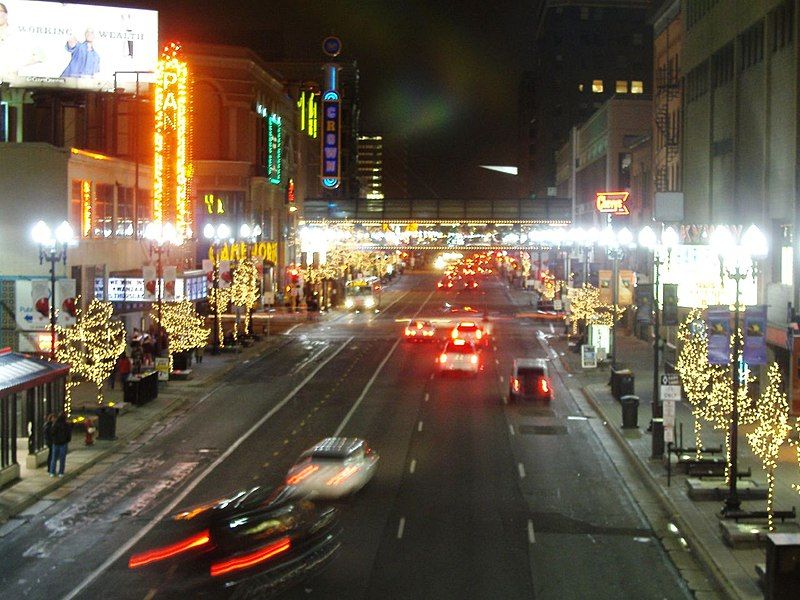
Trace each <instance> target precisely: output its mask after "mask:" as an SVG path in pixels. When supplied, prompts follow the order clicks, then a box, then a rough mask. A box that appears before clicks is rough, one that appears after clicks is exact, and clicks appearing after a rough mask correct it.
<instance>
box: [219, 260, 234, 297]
mask: <svg viewBox="0 0 800 600" xmlns="http://www.w3.org/2000/svg"><path fill="white" fill-rule="evenodd" d="M218 269H219V283H218V285H219V288H220V289H221V290H225V289H228V288H229V287H231V283H233V275H232V274H231V261H229V260H221V261H219V267H218Z"/></svg>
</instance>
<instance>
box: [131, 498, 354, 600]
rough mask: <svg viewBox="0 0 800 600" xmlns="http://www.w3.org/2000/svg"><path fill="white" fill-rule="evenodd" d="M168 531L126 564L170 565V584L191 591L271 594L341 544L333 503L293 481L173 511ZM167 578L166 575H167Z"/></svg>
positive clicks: (239, 595)
mask: <svg viewBox="0 0 800 600" xmlns="http://www.w3.org/2000/svg"><path fill="white" fill-rule="evenodd" d="M161 533H162V534H164V535H167V536H169V537H170V538H171V541H170V542H169V543H167V544H163V545H160V546H159V547H157V548H153V549H150V550H147V551H144V552H139V553H137V554H134V555H132V556H131V557H130V559H129V561H128V567H129V568H131V569H140V568H148V569H153V570H156V569H163V570H164V573H165V575H166V572H167V570H168V569H169V570H170V571H171V570H172V569H175V572H174V576H173V577H170V578H169V581H170V583H171V582H178V583H177V584H176V585H174V588H175V591H181V592H185V593H191V595H192V597H196V598H197V597H208V598H216V597H219V596H220V595H224V597H230V598H247V597H256V596H257V597H259V598H264V597H268V596H270V595H271V594H273V593H277V592H279V591H281V590H282V589H284V588H285V587H287V586H289V585H291V584H293V583H296V582H298V581H300V580H301V579H303V578H305V577H306V576H308V575H311V574H313V573H315V572H316V571H317V570H319V569H320V568H322V567H323V566H324V565H325V564H327V563H328V562H329V561H330V560H331V559H332V558H333V556H334V555H335V554H336V552H337V551H338V549H339V546H340V541H339V537H340V526H339V523H338V516H337V511H336V508H334V507H330V506H326V507H322V506H317V505H316V504H314V503H313V502H310V501H309V500H305V499H303V498H301V497H299V496H298V495H297V493H296V492H295V491H294V490H292V489H291V488H288V487H285V486H282V487H279V488H277V489H275V490H268V489H264V488H261V487H255V488H252V489H250V490H243V491H240V492H238V493H236V494H234V495H233V496H231V497H230V498H224V499H219V500H214V501H212V502H209V503H206V504H203V505H200V506H197V507H192V508H189V509H187V510H184V511H181V512H179V513H177V514H176V515H174V516H173V517H172V518H171V519H170V521H168V522H165V523H164V524H163V531H162V532H161ZM165 579H166V577H165Z"/></svg>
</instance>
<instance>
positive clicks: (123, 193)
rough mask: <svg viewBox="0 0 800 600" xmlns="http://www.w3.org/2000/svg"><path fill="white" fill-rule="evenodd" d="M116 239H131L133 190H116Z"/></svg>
mask: <svg viewBox="0 0 800 600" xmlns="http://www.w3.org/2000/svg"><path fill="white" fill-rule="evenodd" d="M115 235H116V236H117V237H127V238H130V237H133V188H129V187H118V188H117V227H116V233H115Z"/></svg>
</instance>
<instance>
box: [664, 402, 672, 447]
mask: <svg viewBox="0 0 800 600" xmlns="http://www.w3.org/2000/svg"><path fill="white" fill-rule="evenodd" d="M661 414H662V415H663V418H664V441H665V442H674V441H675V402H673V401H671V400H664V403H663V404H662V412H661Z"/></svg>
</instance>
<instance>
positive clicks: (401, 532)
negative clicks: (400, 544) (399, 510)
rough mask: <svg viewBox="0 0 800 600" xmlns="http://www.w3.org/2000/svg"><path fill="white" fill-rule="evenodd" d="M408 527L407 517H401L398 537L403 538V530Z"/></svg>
mask: <svg viewBox="0 0 800 600" xmlns="http://www.w3.org/2000/svg"><path fill="white" fill-rule="evenodd" d="M405 528H406V518H405V517H400V524H399V525H398V526H397V539H398V540H400V539H403V531H405Z"/></svg>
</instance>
